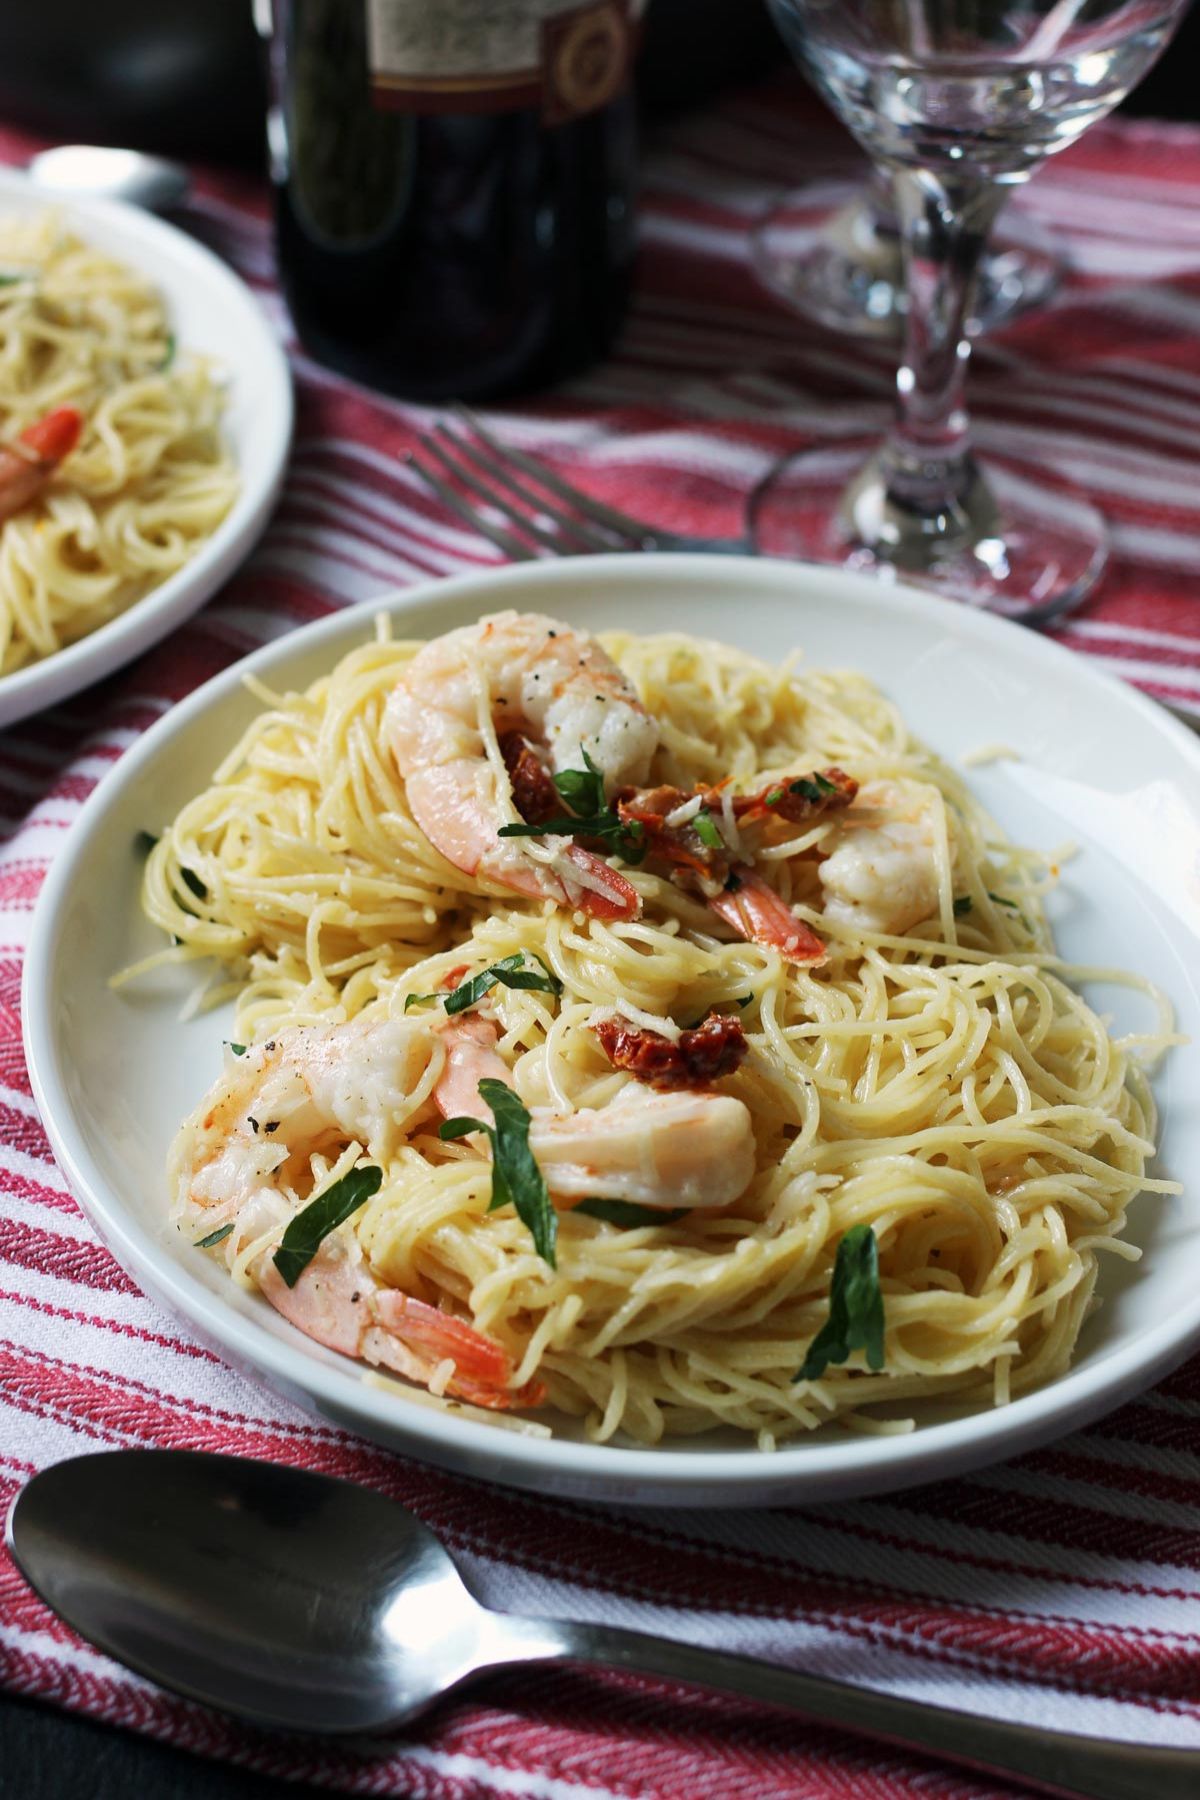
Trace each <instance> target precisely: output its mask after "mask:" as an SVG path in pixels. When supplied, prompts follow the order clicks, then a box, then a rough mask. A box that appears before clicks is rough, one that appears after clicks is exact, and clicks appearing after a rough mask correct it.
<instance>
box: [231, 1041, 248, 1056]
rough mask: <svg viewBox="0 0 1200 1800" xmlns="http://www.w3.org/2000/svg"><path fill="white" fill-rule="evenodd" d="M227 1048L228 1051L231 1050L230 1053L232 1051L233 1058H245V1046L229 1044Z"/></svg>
mask: <svg viewBox="0 0 1200 1800" xmlns="http://www.w3.org/2000/svg"><path fill="white" fill-rule="evenodd" d="M229 1048H230V1049H231V1050H232V1051H233V1054H234V1055H235V1056H245V1054H246V1046H245V1044H233V1043H231V1044H230V1046H229Z"/></svg>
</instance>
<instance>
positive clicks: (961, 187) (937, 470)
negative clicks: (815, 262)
mask: <svg viewBox="0 0 1200 1800" xmlns="http://www.w3.org/2000/svg"><path fill="white" fill-rule="evenodd" d="M893 193H894V198H895V205H896V212H897V214H898V216H899V220H900V227H901V231H902V233H903V237H904V266H905V280H906V284H907V291H908V314H907V319H906V324H905V341H904V358H903V361H902V363H901V366H900V370H899V373H898V375H897V377H896V388H897V397H898V406H897V413H896V419H895V422H894V424H893V426H892V429H891V431H890V432H889V434H888V436H887V439H886V440H885V443H884V446H883V451H882V455H881V457H880V461H879V473H880V474H881V475H882V477H883V480H884V484H885V487H886V490H887V497H888V500H889V502H890V503H891V504H892V505H894V506H896V507H898V508H900V509H901V510H902V511H905V512H911V513H915V514H917V515H918V517H921V518H924V519H926V520H928V521H929V523H930V524H931V525H932V524H933V523H934V521H935V520H941V521H942V527H941V529H943V530H948V531H949V532H950V533H951V534H953V525H952V520H953V518H954V515H955V514H957V513H959V512H960V511H961V508H962V507H963V505H964V503H965V502H966V499H967V495H968V490H969V489H970V487H971V484H972V482H973V480H974V479H975V475H974V469H973V466H972V463H971V453H970V451H971V440H970V424H969V420H968V416H967V407H966V400H965V397H964V383H965V379H966V372H967V360H968V358H969V356H970V345H969V344H968V342H967V337H966V332H965V329H964V325H965V320H966V318H967V312H968V307H969V305H970V302H971V296H972V289H973V286H974V282H975V276H976V273H977V271H978V268H979V262H980V258H981V257H982V255H983V252H984V249H985V247H986V245H987V238H988V232H989V231H990V229H991V226H992V222H993V220H994V219H995V217H996V215H997V213H998V212H999V211H1000V208H1001V207H1002V206H1003V204H1004V201H1005V199H1006V198H1007V189H1006V188H1005V187H1003V186H1001V185H1000V184H998V183H992V182H986V183H981V182H979V181H978V180H977V179H972V180H970V181H967V180H964V181H962V182H955V181H954V180H953V179H946V178H944V177H934V176H932V175H930V174H929V173H928V172H925V171H920V172H918V171H916V170H910V169H900V170H897V171H896V173H895V177H894V182H893Z"/></svg>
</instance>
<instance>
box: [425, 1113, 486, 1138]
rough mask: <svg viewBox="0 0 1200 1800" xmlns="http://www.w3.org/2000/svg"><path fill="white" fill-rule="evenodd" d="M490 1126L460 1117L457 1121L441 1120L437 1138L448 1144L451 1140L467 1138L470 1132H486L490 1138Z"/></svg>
mask: <svg viewBox="0 0 1200 1800" xmlns="http://www.w3.org/2000/svg"><path fill="white" fill-rule="evenodd" d="M491 1130H492V1128H491V1126H490V1125H485V1124H484V1122H483V1120H482V1119H468V1118H465V1117H462V1116H460V1117H459V1118H457V1119H443V1120H442V1122H441V1124H440V1125H439V1126H438V1136H439V1137H440V1138H443V1139H444V1140H445V1141H446V1143H449V1142H450V1141H451V1139H452V1138H460V1137H467V1136H468V1135H469V1133H470V1132H472V1131H486V1132H487V1133H488V1135H489V1137H490V1136H491Z"/></svg>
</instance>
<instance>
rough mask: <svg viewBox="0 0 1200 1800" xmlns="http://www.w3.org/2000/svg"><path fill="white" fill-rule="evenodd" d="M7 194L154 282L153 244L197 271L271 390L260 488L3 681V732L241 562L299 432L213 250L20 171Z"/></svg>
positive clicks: (247, 310) (113, 659) (286, 371)
mask: <svg viewBox="0 0 1200 1800" xmlns="http://www.w3.org/2000/svg"><path fill="white" fill-rule="evenodd" d="M12 196H17V197H19V198H20V199H21V200H23V201H25V200H28V201H32V202H34V203H35V205H40V206H41V207H42V208H44V209H45V210H47V211H54V210H60V211H61V212H62V213H63V214H64V216H65V217H66V218H67V220H68V223H69V224H70V225H71V226H75V225H76V224H78V226H79V228H80V230H81V232H82V233H84V234H85V235H86V231H87V223H88V221H89V220H96V221H98V222H99V223H100V224H101V225H102V226H103V225H108V226H110V227H111V228H113V229H115V230H117V231H118V232H120V233H122V234H128V235H129V236H131V237H132V238H133V239H134V241H135V242H137V243H138V244H139V246H140V244H142V243H144V244H145V245H146V246H147V250H148V254H149V260H148V261H147V262H140V261H139V262H137V263H136V265H135V266H137V267H138V268H139V269H140V271H141V272H142V273H143V274H144V275H146V277H147V278H148V279H149V280H151V281H155V282H158V283H159V284H160V285H161V276H160V275H159V274H158V273H157V272H156V269H155V266H154V254H155V249H156V247H163V248H164V250H165V252H166V254H168V255H169V256H170V258H171V259H172V260H174V261H180V260H182V261H183V262H184V263H185V264H186V263H191V264H192V266H193V267H194V268H195V269H197V270H199V271H202V273H203V277H204V280H205V281H206V282H207V283H210V284H213V285H215V286H216V287H217V288H218V289H219V290H223V291H224V296H225V300H226V302H227V303H228V305H229V308H230V310H236V313H237V314H238V315H239V316H240V318H241V320H243V321H245V323H246V326H247V328H248V329H250V328H252V329H253V331H254V334H255V336H254V341H253V344H252V346H251V349H252V354H253V356H254V358H255V361H256V363H257V364H258V367H259V371H260V374H261V378H262V379H263V381H264V382H265V383H266V384H267V387H268V389H269V392H268V394H267V396H266V398H265V400H264V401H263V403H262V406H261V411H262V412H263V414H264V415H265V416H266V417H267V418H268V419H274V420H275V421H276V423H275V427H274V430H273V433H272V436H271V441H270V445H269V449H268V451H267V454H266V457H265V463H264V470H263V473H262V475H261V476H260V478H259V481H258V483H257V486H256V487H254V488H251V487H248V486H247V485H246V482H245V477H244V472H243V471H242V470H241V469H240V468H239V471H238V472H239V477H240V485H239V488H238V492H237V494H236V496H235V498H234V502H233V505H232V506H231V507H230V509H229V512H228V513H227V514H226V516H225V518H224V519H222V520H221V523H220V524H219V525H218V526H217V528H216V530H215V531H214V532H213V534H212V536H211V537H210V538H208V539H206V541H205V542H204V543H203V544H202V545H201V546H200V548H199V549H198V550H197V551H196V553H195V555H194V556H192V557H191V558H190V559H189V561H187V562H186V563H184V565H183V567H182V568H181V569H177V570H175V572H174V574H172V575H168V577H167V579H166V580H165V581H163V582H160V583H159V585H158V586H157V587H155V588H151V590H150V591H149V593H147V594H145V595H143V597H142V598H141V599H140V600H138V601H135V602H134V604H133V605H132V606H129V607H126V609H125V610H124V611H123V612H120V613H118V614H117V615H116V617H115V618H112V619H109V620H108V621H107V622H106V623H105V624H103V625H100V626H98V627H97V629H96V630H95V631H91V632H88V633H87V635H86V636H85V637H81V638H77V639H76V641H75V642H74V643H73V644H68V645H66V646H65V648H64V649H62V650H56V651H54V652H53V654H52V655H50V656H46V657H42V658H41V659H40V660H39V661H37V662H33V663H28V664H26V666H25V667H24V668H21V669H14V670H13V672H12V673H11V674H9V675H3V676H0V729H7V728H8V727H9V726H11V725H15V724H18V723H19V722H20V720H22V719H27V718H28V717H29V716H30V714H31V713H35V712H41V711H43V710H44V709H45V708H47V707H50V706H54V705H57V704H58V702H59V701H61V700H65V699H68V698H69V697H70V696H72V695H74V694H77V693H80V692H81V691H82V690H83V689H85V688H88V687H91V686H93V685H94V684H95V683H96V682H98V681H101V680H103V678H104V677H105V676H106V675H111V674H112V673H113V672H114V670H116V669H119V668H122V667H124V666H125V664H126V663H129V662H132V661H133V660H134V658H135V657H137V656H139V655H141V653H142V652H143V651H144V650H148V649H149V648H150V647H151V645H153V644H156V643H158V642H159V641H160V640H161V639H162V638H164V637H165V636H166V635H167V633H168V632H169V631H171V630H172V628H173V627H174V626H176V625H178V624H181V623H182V622H183V620H185V619H187V618H190V617H191V615H192V614H193V613H195V612H198V611H199V610H200V608H201V607H202V606H203V605H204V604H205V602H206V601H207V600H209V599H211V597H212V595H213V594H214V593H215V592H216V590H217V588H218V587H220V586H221V585H222V583H223V582H225V581H226V580H228V579H229V577H230V576H231V575H232V574H234V572H235V571H236V570H237V569H238V568H239V567H240V565H241V564H242V563H243V562H244V561H245V559H246V557H247V555H248V554H249V552H250V550H251V549H252V548H253V546H254V544H255V543H256V542H257V540H258V538H259V537H260V536H261V535H262V532H263V530H264V528H265V526H266V524H267V522H268V520H269V519H270V517H271V514H272V513H273V512H274V510H275V506H276V503H277V501H278V499H279V496H280V493H281V491H282V488H283V482H284V477H285V475H286V473H287V466H288V457H289V452H290V449H291V442H292V434H293V430H294V426H295V398H294V393H293V387H292V376H291V367H290V365H289V363H288V359H287V354H286V352H285V350H284V348H283V345H282V344H281V343H280V341H279V339H278V338H277V337H276V335H275V333H274V332H273V331H272V329H271V325H270V321H269V320H268V318H267V315H266V313H265V311H264V309H263V308H262V306H261V305H260V304H259V302H258V301H257V299H256V298H255V296H254V293H253V291H252V289H251V288H250V287H249V285H248V283H246V282H245V281H243V279H242V277H241V276H240V275H239V274H238V273H237V271H236V270H235V269H234V268H233V267H232V266H231V265H230V264H229V263H227V262H225V261H223V260H222V258H221V257H219V256H218V255H217V254H216V252H215V251H213V250H210V249H209V248H208V246H207V245H206V244H203V243H201V242H200V240H199V239H198V238H194V237H192V236H191V235H190V234H189V233H188V232H186V231H184V230H183V229H182V228H181V227H179V226H177V225H172V224H171V223H169V222H168V221H167V220H165V219H160V218H158V217H157V216H156V215H154V214H152V213H148V212H145V211H143V210H142V209H141V208H139V207H136V206H131V205H129V204H128V203H127V202H125V201H121V200H99V199H91V198H89V197H87V196H79V195H73V194H63V195H56V194H52V193H50V192H49V191H43V190H41V189H39V188H38V186H37V184H36V183H35V182H33V181H31V180H30V179H29V177H28V176H27V175H26V174H25V173H24V172H23V171H22V170H19V169H13V168H6V167H0V210H3V207H4V205H5V203H6V201H7V200H8V199H9V198H10V197H12Z"/></svg>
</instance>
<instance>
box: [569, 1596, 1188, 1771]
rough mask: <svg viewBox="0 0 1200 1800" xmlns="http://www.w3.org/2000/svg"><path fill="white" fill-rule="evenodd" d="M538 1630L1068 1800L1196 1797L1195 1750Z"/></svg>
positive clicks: (634, 1639)
mask: <svg viewBox="0 0 1200 1800" xmlns="http://www.w3.org/2000/svg"><path fill="white" fill-rule="evenodd" d="M534 1629H535V1630H536V1631H537V1633H538V1634H539V1635H540V1636H541V1637H542V1639H543V1642H544V1641H545V1638H546V1635H547V1633H548V1632H553V1633H554V1634H556V1635H557V1636H558V1637H559V1646H558V1650H557V1654H558V1655H561V1656H562V1657H564V1658H567V1659H570V1660H572V1661H577V1662H587V1663H599V1664H602V1665H603V1666H605V1667H608V1668H618V1669H631V1670H636V1671H638V1672H639V1673H640V1674H643V1675H664V1676H666V1677H667V1678H668V1679H671V1680H679V1681H690V1682H695V1683H696V1684H697V1686H699V1687H707V1688H716V1689H719V1690H721V1691H722V1692H725V1693H732V1694H745V1695H746V1696H747V1697H748V1698H749V1699H751V1700H757V1701H759V1702H766V1703H767V1704H769V1705H772V1706H781V1707H785V1708H787V1709H788V1710H789V1711H792V1712H798V1713H802V1714H803V1715H804V1716H805V1717H806V1718H808V1719H811V1720H812V1721H814V1722H815V1723H820V1724H823V1725H835V1726H840V1727H842V1728H844V1729H845V1730H847V1731H853V1732H857V1733H860V1734H862V1735H865V1736H867V1737H872V1738H880V1739H882V1740H883V1741H884V1742H885V1743H890V1744H896V1745H901V1746H903V1747H904V1748H905V1749H912V1750H922V1751H925V1752H927V1753H928V1754H929V1755H931V1756H937V1757H941V1758H942V1759H943V1760H945V1761H947V1762H953V1763H965V1764H966V1765H967V1767H969V1768H972V1769H977V1770H981V1771H984V1772H986V1773H988V1774H992V1775H1001V1776H1009V1777H1012V1776H1014V1775H1015V1776H1018V1777H1019V1778H1020V1779H1021V1780H1022V1781H1024V1782H1026V1783H1028V1785H1029V1786H1031V1787H1034V1788H1037V1789H1038V1790H1039V1791H1041V1792H1044V1793H1047V1794H1056V1795H1061V1796H1066V1797H1068V1800H1147V1796H1151V1795H1152V1796H1153V1800H1196V1796H1197V1795H1198V1794H1200V1751H1192V1750H1178V1749H1171V1748H1165V1747H1159V1746H1158V1745H1154V1744H1126V1743H1120V1742H1114V1741H1112V1740H1108V1739H1104V1738H1093V1737H1081V1736H1078V1735H1076V1734H1074V1733H1071V1732H1065V1731H1049V1730H1046V1729H1044V1728H1043V1727H1041V1726H1037V1725H1018V1724H1013V1723H1010V1722H1008V1721H1006V1720H1004V1719H994V1718H979V1717H977V1716H976V1715H975V1714H973V1713H968V1712H959V1711H955V1710H953V1709H951V1708H949V1707H944V1706H930V1705H928V1704H926V1703H925V1702H923V1701H919V1700H905V1699H902V1698H900V1697H899V1696H897V1695H893V1694H881V1693H878V1692H875V1691H873V1690H871V1689H867V1688H858V1687H851V1686H849V1685H848V1684H847V1683H846V1682H842V1681H829V1680H826V1679H825V1678H824V1677H822V1676H819V1675H805V1674H802V1673H801V1672H800V1671H798V1670H793V1669H784V1668H780V1667H779V1666H778V1665H776V1664H774V1663H765V1662H759V1661H758V1660H757V1659H756V1658H754V1657H749V1656H733V1655H730V1654H728V1653H727V1652H726V1651H723V1650H709V1649H706V1648H700V1647H698V1646H696V1645H693V1644H676V1643H672V1642H670V1641H669V1640H668V1639H667V1638H658V1637H650V1636H647V1635H646V1634H645V1633H643V1632H640V1631H624V1630H621V1629H619V1628H617V1627H613V1626H607V1625H585V1624H568V1623H566V1622H562V1623H557V1622H556V1623H555V1625H553V1626H550V1625H549V1624H548V1622H547V1621H544V1620H539V1621H538V1622H537V1626H536V1627H535V1628H534Z"/></svg>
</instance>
